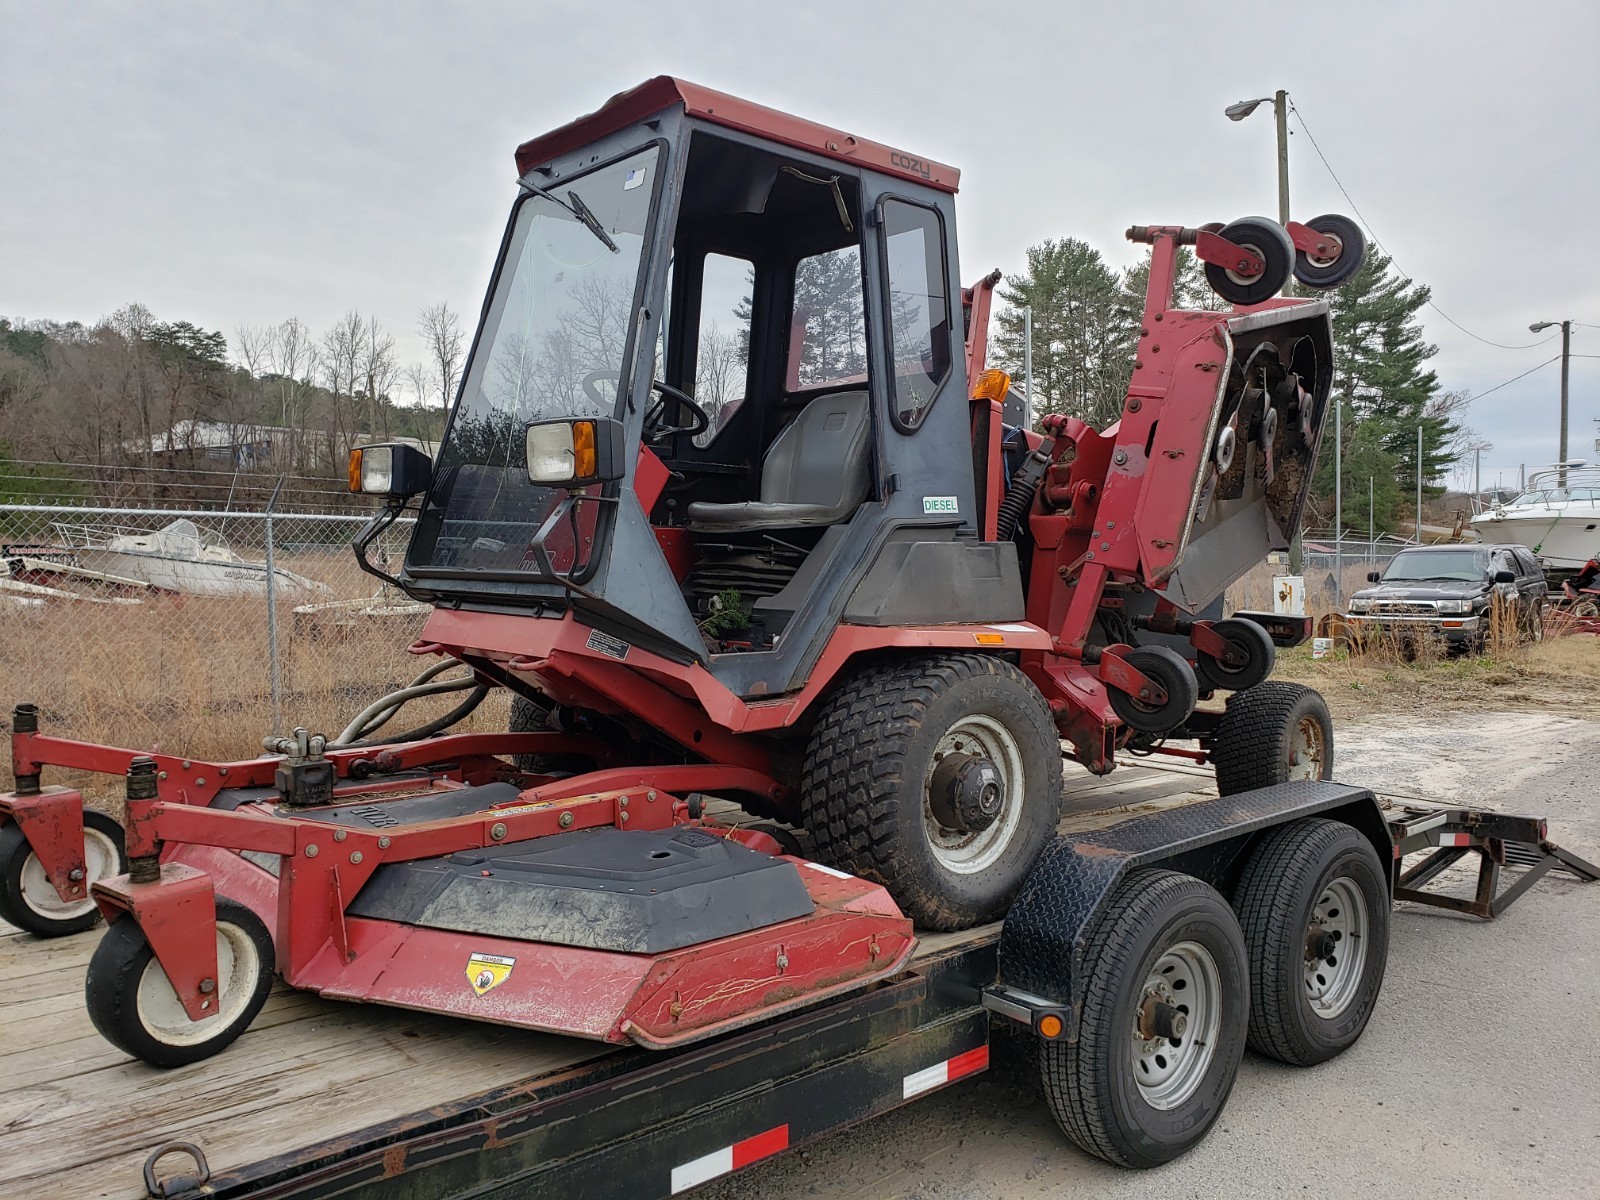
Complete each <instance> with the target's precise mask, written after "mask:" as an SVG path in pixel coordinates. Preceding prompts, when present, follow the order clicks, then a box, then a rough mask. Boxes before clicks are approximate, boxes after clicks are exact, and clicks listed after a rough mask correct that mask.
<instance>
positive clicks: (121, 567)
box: [57, 517, 332, 598]
mask: <svg viewBox="0 0 1600 1200" xmlns="http://www.w3.org/2000/svg"><path fill="white" fill-rule="evenodd" d="M57 532H58V533H59V534H60V536H61V540H62V542H63V543H64V544H65V545H67V546H68V547H70V548H71V550H72V554H73V558H74V559H75V561H76V565H77V566H79V567H83V568H87V569H89V570H94V571H100V572H104V573H106V574H109V575H117V576H122V577H124V578H131V579H137V580H142V581H143V582H145V583H148V584H149V585H150V586H151V587H153V588H160V589H162V590H163V591H169V592H178V593H181V594H183V595H186V596H229V597H238V596H255V597H262V598H265V596H266V595H267V580H268V577H269V569H268V567H267V564H266V563H264V562H256V561H254V560H252V559H248V558H245V557H243V556H242V555H241V554H239V553H238V552H237V551H236V550H234V549H233V548H232V547H231V546H229V545H228V543H227V542H226V541H224V540H223V539H222V537H221V535H219V534H217V533H215V532H213V531H212V530H209V529H202V528H201V527H200V526H198V525H196V524H195V523H194V522H193V521H191V520H189V519H188V518H187V517H180V518H178V519H177V520H175V521H173V522H171V523H170V524H168V525H166V526H163V527H162V528H161V529H158V530H155V531H154V532H149V531H143V532H141V531H137V530H107V529H104V528H96V527H92V526H83V525H65V524H63V525H58V526H57ZM270 575H271V576H272V578H273V580H274V583H275V585H276V589H275V590H276V591H277V593H278V595H280V596H282V597H285V598H288V597H295V598H301V597H309V596H328V595H331V594H332V590H331V589H330V588H329V587H328V585H327V584H325V583H320V582H318V581H316V580H312V579H307V578H306V577H305V576H303V575H296V574H295V573H294V572H293V571H286V570H284V569H283V568H282V567H273V568H272V569H271V571H270Z"/></svg>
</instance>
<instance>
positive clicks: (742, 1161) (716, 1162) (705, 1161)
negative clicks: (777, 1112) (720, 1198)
mask: <svg viewBox="0 0 1600 1200" xmlns="http://www.w3.org/2000/svg"><path fill="white" fill-rule="evenodd" d="M788 1148H789V1127H788V1126H787V1125H777V1126H774V1127H773V1128H771V1129H769V1130H767V1131H766V1132H765V1133H758V1134H756V1135H755V1136H754V1137H747V1138H745V1139H744V1141H742V1142H735V1143H734V1144H733V1145H731V1146H724V1147H723V1148H722V1149H721V1150H713V1151H712V1152H711V1153H710V1154H703V1155H701V1156H700V1157H699V1158H696V1159H693V1160H691V1161H690V1162H686V1163H684V1164H682V1165H681V1166H676V1167H673V1168H672V1194H673V1195H674V1196H676V1195H677V1194H678V1193H679V1192H686V1191H688V1190H689V1189H690V1188H692V1187H699V1186H700V1185H701V1184H702V1183H705V1182H707V1181H708V1180H712V1179H716V1178H717V1177H718V1176H719V1175H726V1174H728V1173H729V1172H731V1171H737V1170H738V1169H739V1168H740V1167H748V1166H749V1165H750V1164H751V1163H753V1162H759V1161H761V1160H762V1159H763V1158H768V1157H770V1156H771V1155H774V1154H776V1153H777V1152H778V1151H779V1150H787V1149H788Z"/></svg>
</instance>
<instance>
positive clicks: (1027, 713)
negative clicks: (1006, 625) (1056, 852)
mask: <svg viewBox="0 0 1600 1200" xmlns="http://www.w3.org/2000/svg"><path fill="white" fill-rule="evenodd" d="M958 753H959V754H970V755H974V756H976V757H983V758H986V759H990V758H993V759H995V760H996V761H997V762H998V761H999V760H1004V761H1003V762H1001V763H1000V766H1001V771H1000V774H1001V776H1002V787H1001V799H1000V807H999V811H998V813H997V815H995V816H994V819H993V823H992V824H991V825H989V826H987V827H986V828H984V829H981V830H977V831H970V832H969V831H963V830H960V829H956V828H953V827H947V826H945V825H943V824H941V823H940V822H939V820H938V818H937V817H935V816H934V815H933V812H932V808H931V806H930V803H929V788H930V783H931V781H932V777H933V772H934V769H935V766H936V765H937V763H938V762H939V761H941V760H942V759H943V758H944V757H945V756H946V755H947V754H958ZM1019 775H1020V780H1019V779H1018V776H1019ZM1061 790H1062V787H1061V742H1060V735H1059V734H1058V733H1057V732H1056V726H1055V721H1054V719H1053V718H1052V717H1051V714H1050V708H1049V705H1047V704H1046V703H1045V700H1044V697H1043V696H1042V695H1040V693H1039V689H1038V688H1036V687H1035V686H1034V685H1033V683H1032V681H1030V680H1029V679H1028V677H1027V676H1026V675H1024V674H1023V673H1022V672H1021V671H1020V670H1018V669H1017V668H1016V667H1015V666H1013V665H1012V664H1011V663H1008V662H1006V661H1004V660H1003V659H999V658H993V657H990V656H987V655H981V654H942V655H937V656H928V657H923V658H916V659H909V660H905V661H901V662H897V663H892V664H887V665H883V666H876V667H869V668H867V669H866V670H864V671H862V672H861V673H860V674H858V675H856V676H854V677H853V678H851V679H848V680H846V681H845V682H844V683H842V684H841V685H840V686H839V687H838V689H837V690H836V691H835V692H834V693H833V694H832V695H831V696H830V697H829V698H828V699H827V700H826V701H825V702H824V703H823V705H822V707H821V710H820V712H819V714H818V718H817V723H816V726H815V727H814V729H813V730H812V734H811V739H810V743H809V745H808V748H807V753H806V765H805V772H804V776H803V778H802V781H801V785H800V806H801V823H802V824H803V825H804V827H805V829H806V830H807V832H809V833H810V835H811V841H812V846H813V853H814V854H815V855H816V857H817V859H818V861H820V862H823V863H826V864H828V865H831V866H834V867H838V868H839V869H840V870H844V871H849V872H850V873H851V874H853V875H859V876H860V877H861V878H863V879H870V880H873V881H875V882H877V883H881V884H883V886H884V887H885V888H887V889H888V891H889V894H890V895H891V896H893V897H894V900H895V903H897V904H898V905H899V906H900V908H901V911H903V912H904V913H905V914H906V915H907V916H909V917H910V918H911V919H912V920H913V921H914V922H916V924H917V925H919V926H922V927H923V928H928V929H965V928H967V927H968V926H971V925H977V924H981V923H982V922H984V921H992V920H995V919H997V918H999V917H1000V916H1002V915H1003V914H1004V913H1005V910H1006V908H1007V906H1008V905H1009V904H1010V902H1011V899H1012V897H1013V896H1014V895H1016V892H1017V889H1018V888H1019V887H1021V886H1022V881H1023V879H1024V878H1026V876H1027V874H1028V870H1029V869H1030V868H1031V867H1032V866H1033V862H1034V860H1035V859H1036V858H1037V857H1038V856H1039V852H1040V851H1041V850H1043V849H1044V847H1045V846H1046V845H1047V844H1048V843H1049V841H1050V839H1051V836H1052V835H1053V834H1054V833H1055V827H1056V822H1057V820H1058V818H1059V814H1060V810H1061Z"/></svg>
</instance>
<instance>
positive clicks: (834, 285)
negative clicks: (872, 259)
mask: <svg viewBox="0 0 1600 1200" xmlns="http://www.w3.org/2000/svg"><path fill="white" fill-rule="evenodd" d="M791 312H792V314H793V315H792V316H791V318H790V321H791V325H790V336H789V369H788V372H787V379H786V381H785V383H786V388H785V390H787V391H790V392H798V391H803V390H805V389H808V388H820V387H827V386H829V385H833V384H844V383H862V382H864V381H865V380H866V378H867V319H866V308H865V304H864V302H863V298H862V290H861V248H860V247H859V246H844V247H841V248H840V249H838V250H829V251H827V252H826V253H823V254H813V255H811V256H810V257H809V258H802V259H801V260H800V261H799V262H798V263H797V264H796V265H795V269H794V307H793V309H792V310H791Z"/></svg>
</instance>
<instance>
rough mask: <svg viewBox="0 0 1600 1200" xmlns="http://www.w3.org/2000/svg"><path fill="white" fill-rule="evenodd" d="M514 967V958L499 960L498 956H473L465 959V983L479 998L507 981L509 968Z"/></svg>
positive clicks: (509, 974)
mask: <svg viewBox="0 0 1600 1200" xmlns="http://www.w3.org/2000/svg"><path fill="white" fill-rule="evenodd" d="M516 965H517V960H516V959H514V958H501V957H500V956H499V955H498V954H474V955H473V956H472V957H471V958H469V959H467V982H468V983H470V984H472V990H473V991H475V992H477V993H478V995H480V996H481V995H483V994H484V993H485V992H487V991H489V990H490V989H491V988H497V987H499V986H500V985H501V984H502V983H504V982H505V981H506V980H507V979H509V978H510V977H511V968H512V967H514V966H516Z"/></svg>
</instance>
